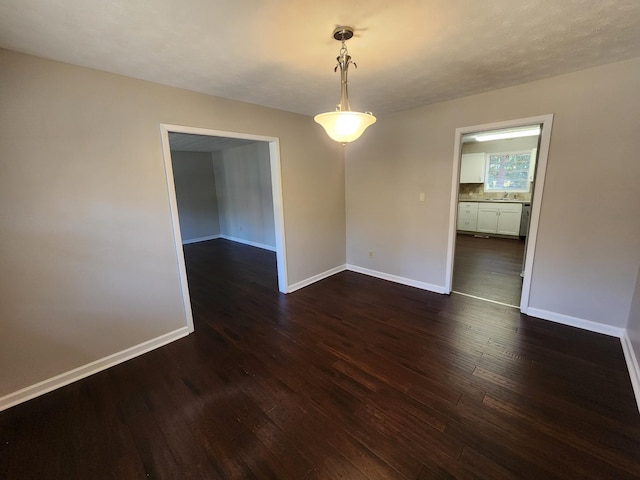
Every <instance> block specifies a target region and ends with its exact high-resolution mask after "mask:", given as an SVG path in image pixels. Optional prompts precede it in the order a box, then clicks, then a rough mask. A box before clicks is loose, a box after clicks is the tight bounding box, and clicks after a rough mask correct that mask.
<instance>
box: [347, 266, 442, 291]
mask: <svg viewBox="0 0 640 480" xmlns="http://www.w3.org/2000/svg"><path fill="white" fill-rule="evenodd" d="M347 270H350V271H352V272H357V273H363V274H364V275H369V276H370V277H376V278H381V279H382V280H388V281H390V282H395V283H400V284H402V285H408V286H410V287H416V288H420V289H422V290H428V291H430V292H435V293H447V290H446V289H445V288H444V287H443V286H441V285H433V284H431V283H425V282H419V281H418V280H413V279H411V278H405V277H399V276H397V275H391V274H390V273H384V272H378V271H377V270H370V269H368V268H364V267H358V266H357V265H348V264H347Z"/></svg>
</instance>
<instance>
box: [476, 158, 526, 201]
mask: <svg viewBox="0 0 640 480" xmlns="http://www.w3.org/2000/svg"><path fill="white" fill-rule="evenodd" d="M504 155H514V156H515V155H528V156H529V164H528V166H527V170H526V173H527V176H526V179H527V180H526V188H508V187H507V188H505V187H504V185H503V186H501V187H499V188H491V187H490V183H489V181H490V175H489V170H490V166H491V161H490V157H491V156H496V157H499V156H504ZM531 156H532V151H531V150H515V151H508V152H491V153H485V160H484V163H485V167H484V168H485V170H484V183H483V185H482V189H483V191H485V192H488V193H498V192H505V193H526V192H529V191H531V182H530V181H529V178H530V171H531Z"/></svg>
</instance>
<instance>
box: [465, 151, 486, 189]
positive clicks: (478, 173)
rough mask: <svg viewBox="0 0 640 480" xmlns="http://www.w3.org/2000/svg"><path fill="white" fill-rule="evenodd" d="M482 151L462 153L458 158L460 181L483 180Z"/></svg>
mask: <svg viewBox="0 0 640 480" xmlns="http://www.w3.org/2000/svg"><path fill="white" fill-rule="evenodd" d="M484 171H485V165H484V153H463V154H462V157H461V159H460V183H483V182H484Z"/></svg>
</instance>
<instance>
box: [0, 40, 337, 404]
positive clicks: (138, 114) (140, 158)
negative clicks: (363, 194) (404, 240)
mask: <svg viewBox="0 0 640 480" xmlns="http://www.w3.org/2000/svg"><path fill="white" fill-rule="evenodd" d="M0 102H1V103H0V162H2V170H1V174H0V209H1V210H0V211H1V212H2V215H1V218H2V234H1V235H0V252H1V258H2V269H1V271H2V281H1V285H0V322H1V323H0V329H1V330H0V397H1V396H3V395H5V394H8V393H10V392H13V391H15V390H17V389H20V388H22V387H25V386H28V385H31V384H34V383H35V382H38V381H41V380H44V379H47V378H49V377H52V376H54V375H57V374H60V373H62V372H66V371H69V370H71V369H73V368H75V367H79V366H81V365H84V364H87V363H88V362H91V361H94V360H97V359H100V358H102V357H105V356H107V355H110V354H113V353H116V352H119V351H122V350H123V349H126V348H128V347H132V346H134V345H137V344H139V343H141V342H144V341H146V340H149V339H152V338H154V337H157V336H160V335H162V334H165V333H167V332H171V331H174V330H176V329H179V328H181V327H184V326H185V315H184V312H183V307H182V298H181V293H180V279H179V275H178V270H177V266H176V265H177V263H176V252H175V248H174V243H173V233H172V223H171V214H170V208H169V200H168V190H167V185H166V180H165V172H164V164H163V157H162V145H161V135H160V123H169V124H177V125H189V126H196V127H202V128H209V129H215V130H223V131H231V132H241V133H252V134H258V135H265V136H274V137H279V138H280V154H281V164H282V186H283V202H284V222H285V235H286V246H287V255H288V257H287V260H288V276H289V283H290V284H291V283H295V282H299V281H302V280H304V279H306V278H308V277H311V276H313V275H316V274H318V273H320V272H324V271H326V270H328V269H331V268H333V267H336V266H338V265H342V264H344V262H345V243H344V242H345V240H344V239H345V214H344V211H345V207H344V163H343V154H342V148H341V147H340V146H339V145H337V144H335V143H334V142H332V141H330V140H329V139H328V138H327V137H326V135H325V134H324V132H323V131H322V129H321V128H319V127H318V126H317V125H315V124H314V123H313V121H312V119H311V118H309V117H304V116H301V115H296V114H291V113H286V112H282V111H277V110H273V109H268V108H262V107H258V106H254V105H249V104H246V103H240V102H235V101H230V100H225V99H220V98H215V97H210V96H206V95H202V94H197V93H193V92H189V91H185V90H179V89H175V88H170V87H165V86H160V85H157V84H152V83H149V82H144V81H139V80H134V79H130V78H126V77H122V76H117V75H112V74H107V73H103V72H98V71H95V70H90V69H85V68H80V67H75V66H70V65H66V64H62V63H58V62H53V61H48V60H42V59H39V58H35V57H30V56H26V55H21V54H17V53H13V52H8V51H6V50H0Z"/></svg>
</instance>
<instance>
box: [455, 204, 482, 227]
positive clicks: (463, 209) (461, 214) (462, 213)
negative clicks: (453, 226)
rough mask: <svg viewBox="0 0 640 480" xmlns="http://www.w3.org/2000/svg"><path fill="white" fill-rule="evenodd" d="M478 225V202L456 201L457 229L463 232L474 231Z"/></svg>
mask: <svg viewBox="0 0 640 480" xmlns="http://www.w3.org/2000/svg"><path fill="white" fill-rule="evenodd" d="M477 227H478V202H460V203H458V222H457V229H458V230H461V231H463V232H475V231H476V228H477Z"/></svg>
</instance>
